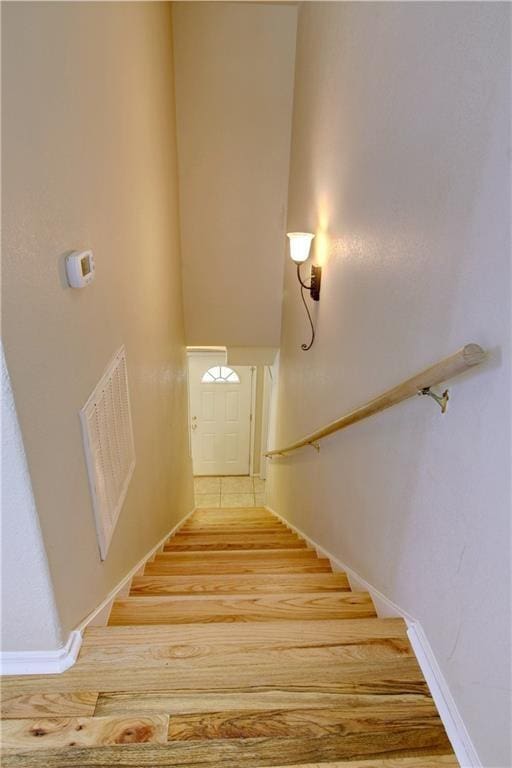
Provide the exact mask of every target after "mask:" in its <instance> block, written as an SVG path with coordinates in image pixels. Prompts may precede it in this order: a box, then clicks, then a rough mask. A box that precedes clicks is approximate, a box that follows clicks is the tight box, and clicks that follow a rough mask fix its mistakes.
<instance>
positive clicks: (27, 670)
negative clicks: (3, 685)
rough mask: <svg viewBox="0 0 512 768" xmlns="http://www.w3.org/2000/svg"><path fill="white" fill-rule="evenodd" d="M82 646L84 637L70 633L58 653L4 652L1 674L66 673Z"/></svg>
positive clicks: (0, 659)
mask: <svg viewBox="0 0 512 768" xmlns="http://www.w3.org/2000/svg"><path fill="white" fill-rule="evenodd" d="M81 645H82V635H81V633H80V632H77V631H76V630H74V631H73V632H70V634H69V637H68V641H67V643H66V645H65V646H64V647H63V648H58V649H57V650H56V651H23V652H21V653H19V652H18V651H2V653H1V654H0V672H1V674H2V675H55V674H59V673H60V672H65V671H66V669H69V667H72V666H73V664H74V663H75V661H76V659H77V656H78V652H79V651H80V647H81Z"/></svg>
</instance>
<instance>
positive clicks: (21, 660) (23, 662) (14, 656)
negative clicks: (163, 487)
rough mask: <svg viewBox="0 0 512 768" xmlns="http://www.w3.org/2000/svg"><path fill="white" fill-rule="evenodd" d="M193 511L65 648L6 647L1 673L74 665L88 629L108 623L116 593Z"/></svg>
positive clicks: (48, 671) (50, 671)
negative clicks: (52, 649)
mask: <svg viewBox="0 0 512 768" xmlns="http://www.w3.org/2000/svg"><path fill="white" fill-rule="evenodd" d="M193 512H195V508H194V509H192V510H191V511H190V512H189V513H188V514H187V515H185V517H183V518H182V519H181V520H180V522H179V523H177V525H175V526H174V527H173V528H171V530H170V531H169V532H168V533H166V534H165V536H164V537H163V538H162V539H160V541H159V542H158V544H156V545H155V546H154V547H153V548H152V549H151V550H150V551H149V552H148V553H147V554H146V555H144V557H142V558H141V559H140V560H139V562H138V563H137V564H136V565H134V566H133V568H131V569H130V571H129V572H128V573H127V574H126V576H124V577H123V578H122V579H121V581H120V582H119V583H118V584H117V585H116V586H115V587H114V589H112V590H111V591H110V592H109V593H108V595H107V596H106V598H105V599H104V600H102V602H101V603H100V604H99V605H98V606H97V607H96V608H95V609H94V610H93V611H91V613H89V614H88V615H87V616H86V617H85V618H84V619H83V620H82V621H81V622H80V624H79V625H78V626H77V627H76V628H75V629H74V630H72V631H71V632H70V633H69V637H68V639H67V642H66V644H65V645H64V646H63V647H62V648H58V649H57V650H55V651H2V652H1V653H0V674H2V675H55V674H59V673H60V672H65V670H66V669H69V668H70V667H72V666H73V664H74V663H75V661H76V660H77V658H78V653H79V651H80V648H81V646H82V635H83V632H84V629H85V628H86V627H87V626H88V625H90V624H94V625H96V626H105V625H106V624H107V622H108V618H109V615H110V611H111V609H112V605H113V603H114V600H115V599H116V597H119V596H120V593H122V592H123V590H127V589H128V590H129V585H130V582H131V580H132V579H133V577H134V576H135V575H136V574H137V572H138V571H140V570H141V569H142V568H143V567H144V565H145V564H146V563H147V561H148V560H150V559H151V558H152V557H154V556H155V555H156V554H158V552H159V551H160V550H161V549H163V547H164V545H165V542H166V541H167V539H168V538H169V537H170V536H172V535H173V534H175V533H176V531H177V530H178V529H179V528H181V526H182V525H183V524H184V523H185V521H186V520H188V518H189V517H190V515H191V514H192V513H193Z"/></svg>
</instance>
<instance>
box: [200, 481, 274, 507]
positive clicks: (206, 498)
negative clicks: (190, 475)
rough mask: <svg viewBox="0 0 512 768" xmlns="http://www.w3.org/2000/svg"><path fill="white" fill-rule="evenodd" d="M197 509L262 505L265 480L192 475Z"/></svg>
mask: <svg viewBox="0 0 512 768" xmlns="http://www.w3.org/2000/svg"><path fill="white" fill-rule="evenodd" d="M194 496H195V502H196V507H197V508H198V509H205V508H206V509H213V508H215V507H224V508H229V507H243V508H244V509H248V508H251V507H262V506H263V505H264V503H265V481H264V480H262V479H261V478H259V477H194Z"/></svg>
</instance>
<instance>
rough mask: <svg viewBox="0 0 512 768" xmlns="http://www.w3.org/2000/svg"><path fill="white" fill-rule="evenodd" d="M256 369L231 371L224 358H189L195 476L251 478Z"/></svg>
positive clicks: (241, 367)
mask: <svg viewBox="0 0 512 768" xmlns="http://www.w3.org/2000/svg"><path fill="white" fill-rule="evenodd" d="M252 376H253V368H251V367H250V366H236V367H233V368H231V367H228V366H227V365H225V363H224V358H223V356H222V355H220V356H213V355H208V356H206V355H201V354H197V355H190V356H189V391H190V419H191V424H190V427H191V435H192V463H193V467H194V474H195V475H248V474H249V460H250V455H249V454H250V433H251V392H252Z"/></svg>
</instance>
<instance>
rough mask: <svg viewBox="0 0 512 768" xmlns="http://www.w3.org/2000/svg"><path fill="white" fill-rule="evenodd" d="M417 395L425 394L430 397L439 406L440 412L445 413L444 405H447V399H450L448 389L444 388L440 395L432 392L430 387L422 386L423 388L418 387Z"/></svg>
mask: <svg viewBox="0 0 512 768" xmlns="http://www.w3.org/2000/svg"><path fill="white" fill-rule="evenodd" d="M418 395H427V397H431V398H432V400H435V401H436V403H437V404H438V406H439V407H440V409H441V413H446V407H447V405H448V400H449V399H450V392H449V390H448V389H445V391H444V392H443V394H442V395H436V393H435V392H432V390H431V389H430V387H423V389H420V391H419V392H418Z"/></svg>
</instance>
